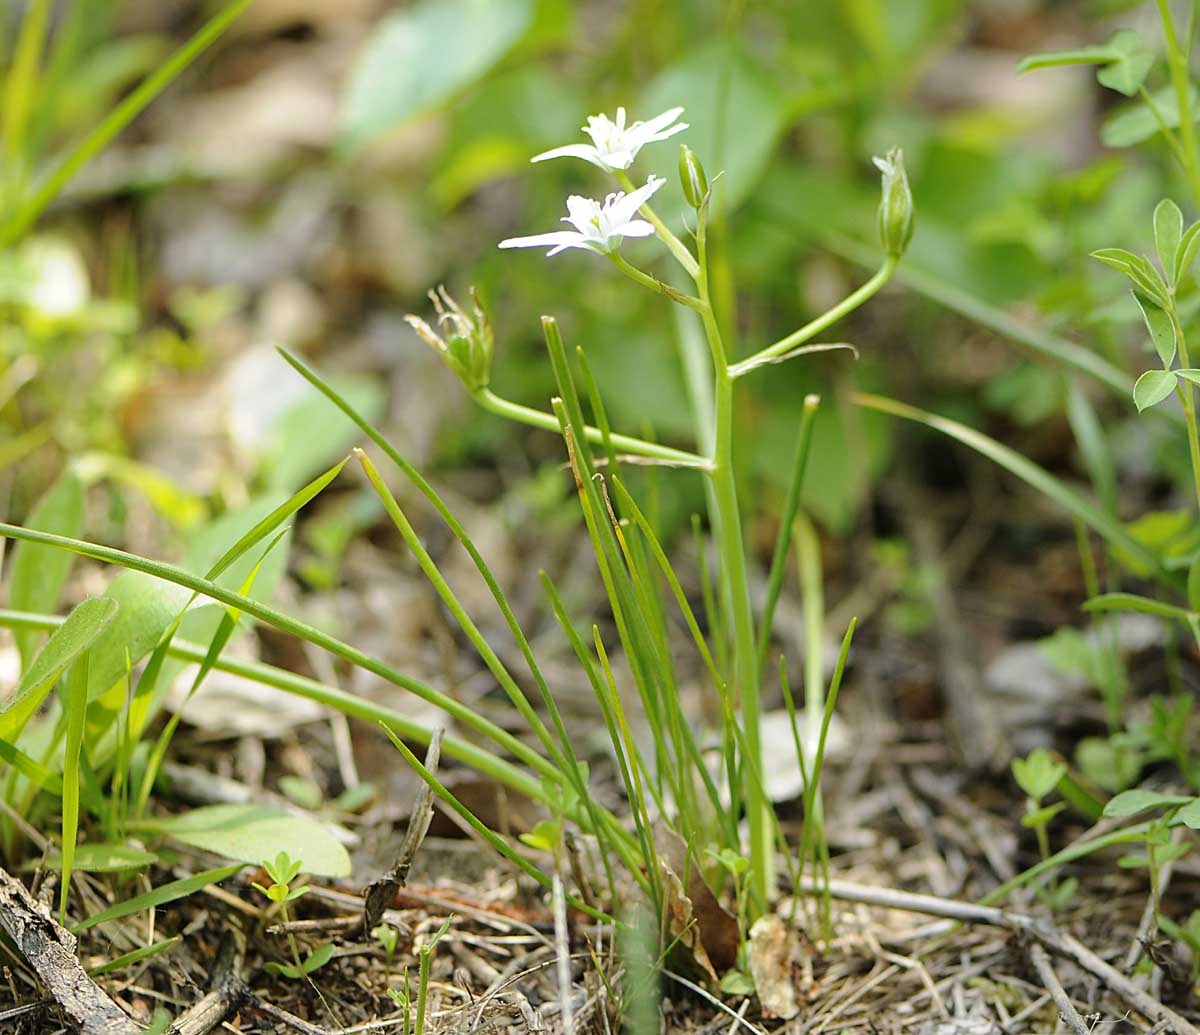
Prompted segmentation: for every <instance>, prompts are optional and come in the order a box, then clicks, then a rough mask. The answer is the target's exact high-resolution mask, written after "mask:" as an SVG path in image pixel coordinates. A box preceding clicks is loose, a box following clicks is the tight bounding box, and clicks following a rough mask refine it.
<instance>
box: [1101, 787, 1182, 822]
mask: <svg viewBox="0 0 1200 1035" xmlns="http://www.w3.org/2000/svg"><path fill="white" fill-rule="evenodd" d="M1195 800H1196V799H1194V798H1192V797H1191V796H1190V795H1179V794H1160V793H1159V792H1158V791H1143V790H1140V789H1134V790H1132V791H1122V792H1121V793H1120V794H1118V795H1117V796H1116V797H1115V798H1113V799H1112V800H1111V801H1110V802H1109V803H1108V804H1107V805H1105V806H1104V814H1105V815H1106V816H1109V817H1124V816H1133V815H1136V814H1137V813H1139V812H1144V811H1145V810H1146V809H1161V808H1173V807H1174V806H1176V805H1187V804H1188V803H1190V802H1192V801H1195Z"/></svg>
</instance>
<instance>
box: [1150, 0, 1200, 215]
mask: <svg viewBox="0 0 1200 1035" xmlns="http://www.w3.org/2000/svg"><path fill="white" fill-rule="evenodd" d="M1158 15H1159V18H1161V19H1162V26H1163V37H1164V38H1165V40H1166V43H1167V67H1168V68H1170V70H1171V84H1172V85H1173V86H1174V87H1175V102H1176V104H1177V105H1178V107H1179V140H1180V143H1181V144H1182V145H1183V158H1184V163H1183V164H1184V171H1185V172H1186V173H1187V178H1188V185H1189V186H1190V187H1191V190H1192V199H1193V201H1194V203H1195V204H1196V206H1197V207H1200V162H1198V161H1197V156H1196V127H1195V126H1194V125H1193V124H1192V103H1191V100H1192V97H1191V81H1190V77H1189V76H1188V59H1187V54H1186V53H1185V52H1184V50H1182V49H1181V48H1180V46H1179V39H1178V37H1177V36H1176V35H1175V20H1174V18H1173V17H1172V16H1171V6H1170V3H1169V2H1168V0H1158ZM1188 45H1189V47H1190V46H1191V40H1189V41H1188Z"/></svg>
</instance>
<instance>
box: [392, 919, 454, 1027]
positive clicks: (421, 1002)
mask: <svg viewBox="0 0 1200 1035" xmlns="http://www.w3.org/2000/svg"><path fill="white" fill-rule="evenodd" d="M453 921H454V917H453V916H448V917H446V919H445V920H444V921H443V922H442V926H441V927H439V928H438V929H437V932H436V933H435V934H434V936H433V937H432V938H430V939H429V941H427V942H425V944H424V945H422V946H421V947H420V948H419V949H418V950H417V959H418V960H419V961H420V970H419V976H418V978H417V1017H416V1022H415V1026H414V1027H413V1028H412V1032H413V1035H425V1013H426V1010H427V1008H428V1004H429V969H430V966H431V964H432V962H433V950H434V949H435V948H437V943H438V942H440V941H441V940H442V938H443V937H444V936H445V934H446V932H447V931H448V930H450V924H451V923H452V922H453ZM388 995H389V996H391V998H392V1000H393V1002H395V1003H396V1004H397V1005H398V1006H399V1007H400V1008H401V1009H402V1010H403V1011H404V1035H408V1032H409V1022H408V1019H409V1007H410V1004H411V1000H410V998H409V994H408V972H407V971H405V973H404V990H403V991H400V989H397V988H389V989H388Z"/></svg>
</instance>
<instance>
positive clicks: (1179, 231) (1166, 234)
mask: <svg viewBox="0 0 1200 1035" xmlns="http://www.w3.org/2000/svg"><path fill="white" fill-rule="evenodd" d="M1182 237H1183V213H1182V212H1180V211H1179V206H1178V205H1176V204H1175V202H1173V201H1172V200H1171V199H1170V198H1163V200H1162V201H1160V202H1159V203H1158V205H1156V206H1155V209H1154V247H1155V249H1156V250H1157V251H1158V262H1159V265H1160V266H1162V268H1163V270H1164V272H1165V273H1166V274H1167V278H1168V280H1170V282H1171V283H1174V282H1175V260H1176V259H1177V258H1178V256H1179V242H1180V239H1181V238H1182Z"/></svg>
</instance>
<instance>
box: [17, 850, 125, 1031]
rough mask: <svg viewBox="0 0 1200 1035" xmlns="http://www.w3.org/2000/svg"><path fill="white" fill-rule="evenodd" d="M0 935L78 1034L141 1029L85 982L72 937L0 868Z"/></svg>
mask: <svg viewBox="0 0 1200 1035" xmlns="http://www.w3.org/2000/svg"><path fill="white" fill-rule="evenodd" d="M0 930H3V931H4V933H5V934H7V935H8V937H9V938H11V939H12V941H13V943H14V944H15V945H16V947H17V949H18V950H19V951H20V952H21V954H22V955H23V956H24V957H25V959H26V960H27V961H28V962H29V965H30V966H31V967H32V968H33V969H34V971H35V972H36V973H37V976H38V977H39V978H40V979H41V982H42V984H43V985H45V986H46V989H47V990H48V991H49V992H50V994H51V995H52V996H53V997H54V1001H55V1002H56V1003H58V1005H59V1006H60V1007H61V1008H62V1011H63V1013H64V1014H65V1015H66V1016H67V1018H68V1019H69V1020H70V1021H71V1023H72V1024H73V1025H74V1026H75V1028H76V1029H77V1030H78V1031H79V1032H80V1033H81V1035H137V1033H138V1032H139V1031H140V1030H141V1028H140V1027H139V1026H138V1025H137V1024H135V1023H134V1022H133V1021H132V1020H131V1019H130V1018H129V1016H128V1015H127V1014H126V1013H125V1012H124V1011H123V1010H122V1009H121V1008H120V1007H119V1006H117V1004H116V1003H115V1002H113V1000H112V999H111V998H110V997H109V995H108V993H106V992H105V991H104V990H103V989H101V988H100V986H99V985H97V984H96V983H95V982H94V981H93V980H92V979H91V978H90V977H88V975H87V973H86V971H84V969H83V964H81V963H80V962H79V959H78V957H77V956H76V955H75V936H74V935H73V934H71V932H70V931H68V930H67V929H66V928H64V927H62V926H61V925H60V924H58V922H57V921H55V919H54V918H53V917H52V916H51V915H50V910H49V909H48V908H47V907H46V906H44V905H42V904H41V903H39V902H38V901H37V900H35V899H34V898H33V896H32V895H30V894H29V892H28V891H27V890H26V889H25V885H24V884H22V883H21V882H20V881H19V880H17V879H16V878H14V877H12V876H10V875H9V874H8V873H7V872H6V871H5V870H3V869H0Z"/></svg>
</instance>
